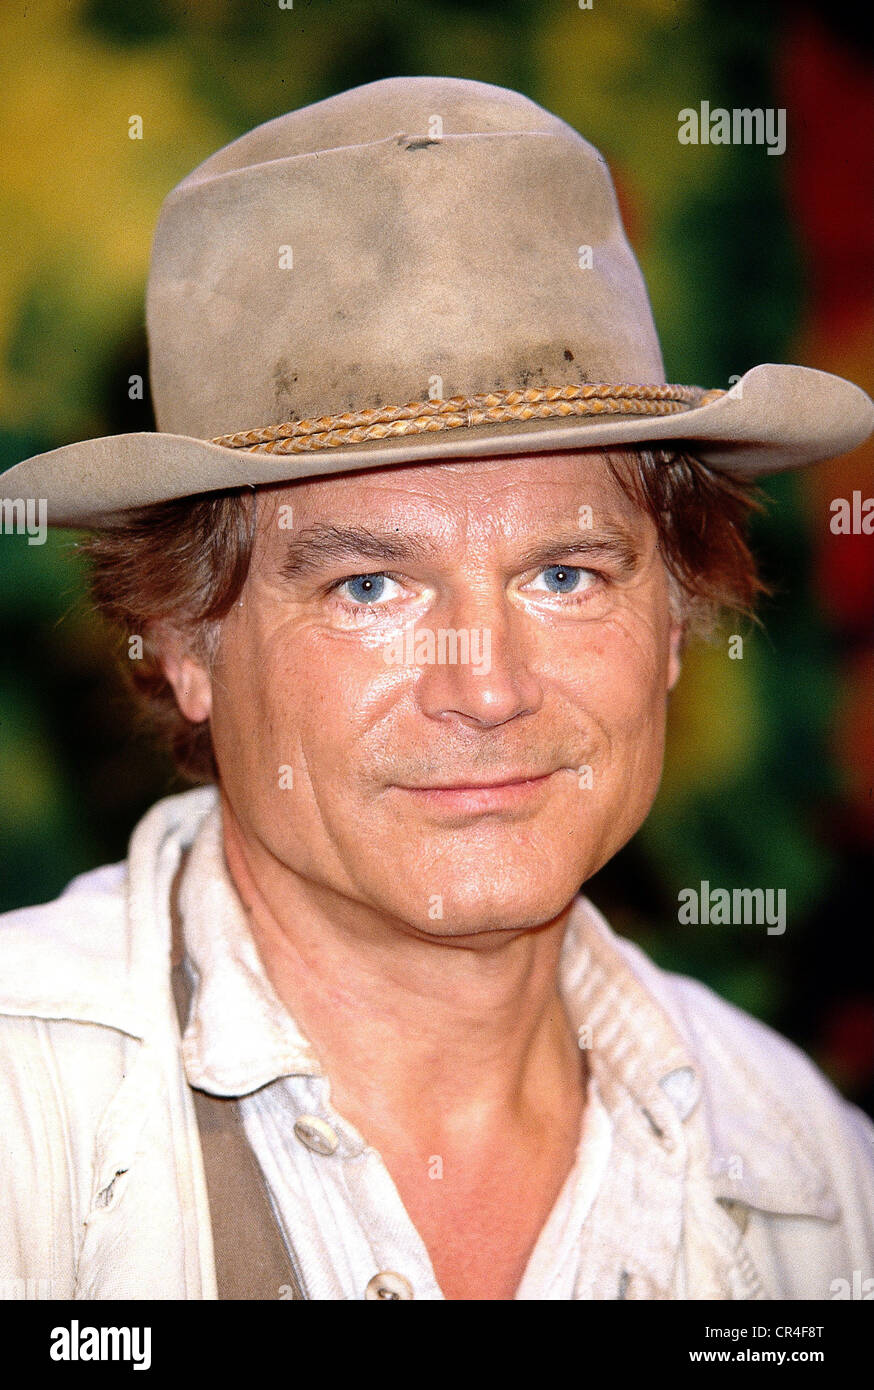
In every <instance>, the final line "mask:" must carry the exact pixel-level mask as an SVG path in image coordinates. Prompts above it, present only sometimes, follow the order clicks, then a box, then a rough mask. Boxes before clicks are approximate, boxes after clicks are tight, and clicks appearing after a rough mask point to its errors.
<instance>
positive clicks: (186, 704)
mask: <svg viewBox="0 0 874 1390" xmlns="http://www.w3.org/2000/svg"><path fill="white" fill-rule="evenodd" d="M149 633H150V636H151V638H152V642H153V644H154V647H155V651H156V654H157V657H158V661H159V662H160V664H161V669H162V670H163V672H164V675H165V676H166V677H167V680H168V681H169V682H170V684H171V686H172V687H173V693H174V695H175V696H176V703H177V705H178V706H179V709H180V710H181V712H182V714H184V716H185V718H186V719H189V720H190V721H191V723H192V724H202V723H203V722H204V720H206V719H209V716H210V714H211V713H212V680H211V679H210V675H209V672H208V670H207V668H206V667H205V666H204V664H203V662H202V661H200V660H198V659H197V658H196V657H195V656H194V655H193V654H192V652H191V649H190V645H189V644H188V643H187V642H186V641H185V640H184V639H183V637H182V635H181V634H180V633H179V632H177V630H176V629H175V628H173V627H170V626H169V625H168V624H167V623H155V624H153V625H152V627H151V628H150V629H149Z"/></svg>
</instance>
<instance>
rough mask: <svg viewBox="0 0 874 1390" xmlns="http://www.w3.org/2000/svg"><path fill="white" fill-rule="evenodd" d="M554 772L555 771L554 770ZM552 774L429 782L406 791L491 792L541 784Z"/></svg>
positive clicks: (541, 773)
mask: <svg viewBox="0 0 874 1390" xmlns="http://www.w3.org/2000/svg"><path fill="white" fill-rule="evenodd" d="M553 771H554V769H553ZM551 775H552V772H514V773H511V774H510V775H509V776H508V777H500V778H497V779H495V781H492V782H475V781H473V780H471V781H469V782H468V781H460V782H427V783H423V784H421V785H408V786H405V787H404V791H412V792H454V791H465V792H466V791H490V790H491V789H492V788H494V787H513V786H516V785H517V784H518V783H520V782H539V781H540V780H541V779H542V778H544V777H550V776H551Z"/></svg>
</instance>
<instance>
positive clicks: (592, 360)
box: [0, 77, 874, 526]
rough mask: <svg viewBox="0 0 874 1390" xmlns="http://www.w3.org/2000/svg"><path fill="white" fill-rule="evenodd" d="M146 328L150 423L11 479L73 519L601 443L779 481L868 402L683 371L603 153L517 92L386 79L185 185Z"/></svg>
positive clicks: (863, 426)
mask: <svg viewBox="0 0 874 1390" xmlns="http://www.w3.org/2000/svg"><path fill="white" fill-rule="evenodd" d="M146 322H147V329H148V340H149V371H150V379H151V389H152V400H153V404H154V409H155V418H156V421H157V425H158V430H157V432H144V433H135V434H119V435H110V436H107V437H104V438H101V439H89V440H84V441H82V442H81V443H77V444H68V445H66V446H64V447H63V448H59V449H52V450H50V451H49V452H48V453H44V454H38V455H36V456H34V457H33V458H29V459H27V460H25V461H24V462H23V463H19V464H17V465H15V467H13V468H11V469H10V470H8V472H7V473H5V474H4V475H3V480H2V485H0V486H2V490H3V492H5V493H6V495H7V496H11V495H12V494H17V495H22V496H33V497H40V498H45V499H46V502H47V514H48V520H49V521H50V522H51V523H53V524H55V525H72V526H89V525H97V526H99V524H100V522H101V520H102V519H104V518H106V517H107V516H108V515H110V514H111V513H113V512H115V511H117V510H119V509H122V508H125V507H131V506H141V505H146V504H149V503H154V502H159V501H163V500H165V499H169V498H172V497H181V496H186V495H189V494H193V493H204V492H212V491H216V490H219V489H223V488H229V487H238V486H240V485H243V484H247V483H269V482H282V481H288V480H291V479H295V478H302V477H308V476H312V475H318V474H325V473H337V472H345V471H347V470H350V469H361V468H376V467H380V466H383V465H385V464H392V463H405V462H416V463H418V462H423V461H426V460H430V459H434V460H439V459H448V458H453V459H463V458H477V457H482V456H486V455H492V456H494V455H498V454H515V453H522V452H525V453H529V452H530V453H539V452H543V451H548V450H556V449H575V448H583V447H588V446H592V445H627V444H628V445H630V444H637V443H652V444H662V445H671V444H675V445H677V446H678V447H680V446H681V445H684V446H687V447H688V448H689V449H690V451H691V452H694V454H695V455H696V456H697V457H698V458H700V459H702V460H703V461H704V462H705V463H709V464H712V465H714V466H716V467H719V468H722V469H727V470H732V471H737V472H743V473H746V474H752V475H755V474H765V473H774V472H777V471H779V470H781V469H785V468H795V467H799V466H801V465H803V464H808V463H814V462H816V461H817V460H820V459H824V458H829V457H832V456H834V455H835V454H840V453H843V452H845V451H846V450H848V449H852V448H854V447H855V446H856V445H858V444H859V443H861V442H862V441H863V440H864V439H865V438H867V436H868V435H869V434H870V433H871V431H872V429H874V406H872V402H871V401H870V399H869V398H868V396H867V395H866V394H865V393H864V392H863V391H861V390H860V389H859V388H858V387H857V386H854V385H852V384H851V383H850V382H848V381H845V380H843V379H842V378H841V377H837V376H833V375H831V374H830V373H828V372H820V371H814V370H811V369H810V368H807V367H799V366H788V365H776V364H774V363H765V364H764V365H761V366H758V367H754V368H753V369H752V370H751V371H748V372H747V373H746V374H745V375H744V376H743V377H742V378H741V380H740V381H739V382H737V384H736V385H735V386H733V387H732V388H731V389H730V390H728V391H721V390H703V389H702V388H700V387H696V386H682V385H679V386H676V385H668V384H667V383H666V382H665V377H664V366H663V363H662V357H661V351H660V348H659V342H658V337H657V334H656V330H655V325H654V323H653V319H652V311H651V309H650V305H649V300H648V297H647V292H646V287H645V285H644V282H643V277H642V275H641V273H640V269H639V267H638V265H637V262H636V260H635V258H634V255H633V253H632V251H631V248H630V246H629V244H628V241H627V239H626V236H625V232H624V230H623V227H622V223H621V220H620V216H619V210H618V207H617V203H616V196H615V193H614V190H613V184H612V181H611V178H610V174H609V171H608V169H607V165H606V163H605V161H604V159H603V157H602V156H601V155H600V154H599V153H598V151H597V150H596V149H594V148H593V147H592V146H591V145H590V144H588V143H587V141H585V140H584V139H582V137H581V136H580V135H578V134H577V133H576V131H574V130H573V129H571V127H570V126H568V125H566V124H565V122H563V121H561V120H559V119H558V118H557V117H556V116H553V115H551V114H550V113H549V112H548V111H545V110H544V109H543V108H542V107H540V106H537V105H536V104H535V103H534V102H532V101H529V100H528V99H527V98H526V97H523V96H521V95H519V93H517V92H512V91H507V90H505V89H504V88H502V87H494V86H490V85H487V84H485V83H482V82H468V81H460V80H457V79H455V78H448V77H404V78H391V79H388V80H386V81H381V82H372V83H368V84H367V85H365V86H361V87H356V88H354V89H353V90H351V91H348V92H342V93H341V94H340V95H338V96H335V97H331V98H329V99H328V100H326V101H320V102H316V103H315V104H314V105H312V106H307V107H304V108H303V109H302V110H299V111H290V112H288V114H287V115H284V116H279V117H277V118H276V119H275V120H272V121H267V122H266V123H265V124H264V125H260V126H258V127H256V129H255V130H252V131H249V133H248V134H247V135H244V136H242V137H241V138H240V139H238V140H235V141H233V142H232V143H231V144H230V145H227V146H226V147H225V148H224V149H221V150H219V151H218V152H217V153H216V154H213V155H211V156H210V157H209V158H208V159H206V160H205V161H204V162H203V163H202V164H200V165H199V166H198V167H197V168H196V169H195V170H194V171H193V173H191V174H189V175H188V177H187V178H185V179H183V180H182V182H181V183H180V184H179V185H178V186H177V187H176V188H174V189H173V190H172V192H171V193H170V194H169V195H168V197H167V198H166V200H165V202H164V204H163V206H162V208H161V213H160V217H159V221H158V226H157V230H156V233H155V238H154V244H153V248H152V260H151V267H150V272H149V281H148V290H147V314H146Z"/></svg>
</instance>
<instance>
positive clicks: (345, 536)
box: [279, 522, 641, 580]
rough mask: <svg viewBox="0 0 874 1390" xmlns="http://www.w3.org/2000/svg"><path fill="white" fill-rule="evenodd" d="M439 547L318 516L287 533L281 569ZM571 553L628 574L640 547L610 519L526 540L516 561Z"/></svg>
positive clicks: (423, 557) (309, 570) (300, 570)
mask: <svg viewBox="0 0 874 1390" xmlns="http://www.w3.org/2000/svg"><path fill="white" fill-rule="evenodd" d="M438 553H439V551H438V547H437V546H436V545H435V543H434V542H433V541H432V540H430V539H429V538H428V537H427V536H421V535H416V534H412V533H410V534H403V533H401V532H400V531H395V530H392V531H372V530H370V529H368V528H367V527H359V526H334V525H331V524H328V523H321V522H320V523H316V524H314V525H312V526H307V527H306V528H305V529H304V530H302V531H300V532H299V533H298V535H296V536H294V537H290V538H289V540H288V542H287V543H286V547H285V550H284V553H283V558H282V560H281V561H280V566H279V570H280V574H281V575H282V577H283V578H284V579H289V580H292V579H298V578H301V577H304V576H306V575H309V574H313V573H316V572H318V571H319V570H321V569H323V568H325V567H326V566H327V565H329V564H334V563H337V562H341V563H345V562H347V561H348V562H354V561H356V560H359V559H367V560H375V561H377V562H380V563H384V564H385V563H388V564H410V563H416V562H422V561H427V560H433V559H435V558H436V556H437V555H438ZM568 554H574V555H585V556H593V557H596V558H604V559H607V560H613V561H614V562H615V563H616V564H617V566H618V568H619V570H620V573H621V574H624V575H628V574H631V573H632V572H633V571H634V569H635V568H636V567H637V564H638V562H639V560H640V555H641V548H640V545H639V543H638V542H637V540H636V539H635V537H634V536H633V535H632V534H631V533H630V532H629V531H627V530H625V529H624V528H623V527H620V526H615V525H606V526H602V527H600V528H599V529H598V530H597V531H592V532H588V531H586V530H584V529H581V528H576V529H574V530H564V531H561V532H559V533H557V534H555V535H553V536H549V537H547V538H545V539H543V540H539V541H537V542H535V543H534V544H532V545H530V546H527V547H526V548H525V549H524V550H523V551H521V552H520V553H519V555H518V556H517V557H516V562H517V563H518V564H519V566H520V567H521V568H524V569H528V568H530V567H531V566H533V565H538V564H539V565H546V564H547V563H548V562H549V561H550V560H554V559H555V557H556V556H557V555H568Z"/></svg>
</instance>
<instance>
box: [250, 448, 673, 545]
mask: <svg viewBox="0 0 874 1390" xmlns="http://www.w3.org/2000/svg"><path fill="white" fill-rule="evenodd" d="M632 467H633V456H631V455H628V454H626V453H618V452H617V453H615V454H614V453H611V454H609V455H608V454H605V453H604V452H603V451H598V450H589V449H585V450H573V451H562V452H554V453H546V454H523V455H518V454H517V455H504V456H496V457H493V458H484V459H474V460H458V461H449V462H440V463H439V464H435V463H425V464H415V465H407V464H402V465H397V466H393V467H381V468H375V469H369V470H358V471H356V472H350V473H339V474H331V475H329V476H326V477H319V478H306V479H301V480H299V481H297V482H293V483H288V484H282V485H276V486H270V487H266V488H259V489H258V490H257V526H258V543H259V548H261V549H264V548H265V547H273V546H276V545H277V544H279V545H281V544H282V543H283V540H284V539H287V538H288V535H289V533H295V534H300V533H302V532H305V531H309V530H312V529H313V528H316V527H324V526H325V525H332V526H335V527H338V528H342V527H353V526H354V527H370V528H374V529H379V530H381V531H382V530H386V529H390V530H393V531H396V532H397V533H398V534H399V535H404V534H409V533H414V532H416V533H419V532H423V531H424V532H428V533H432V534H433V535H434V536H435V538H440V537H442V538H443V539H445V540H446V541H447V542H449V541H451V539H452V538H453V537H455V538H457V539H465V540H467V541H471V540H472V539H473V538H474V537H479V538H482V539H486V538H487V537H489V536H490V535H491V536H494V537H495V538H500V537H503V538H512V537H514V536H518V538H519V539H520V540H522V539H525V538H528V537H531V536H534V535H536V534H538V533H539V532H540V531H541V530H543V529H544V528H549V529H555V527H556V526H557V525H561V526H563V527H564V528H570V529H573V528H575V527H579V528H581V529H585V530H587V531H589V532H591V531H597V530H601V529H606V530H610V529H620V528H621V529H622V530H624V531H627V532H628V534H629V535H630V536H632V537H635V538H637V539H638V540H639V541H641V542H642V541H643V540H644V538H645V537H646V536H647V535H648V534H649V533H650V532H651V531H652V530H653V526H652V522H651V521H650V518H649V517H648V515H647V513H646V512H645V511H644V510H643V508H642V507H641V506H640V505H639V504H638V503H637V502H636V501H634V500H633V498H632V496H629V493H628V492H627V491H626V490H625V489H624V488H623V486H622V479H623V478H624V477H626V476H627V475H628V473H629V471H630V470H631V468H632Z"/></svg>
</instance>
